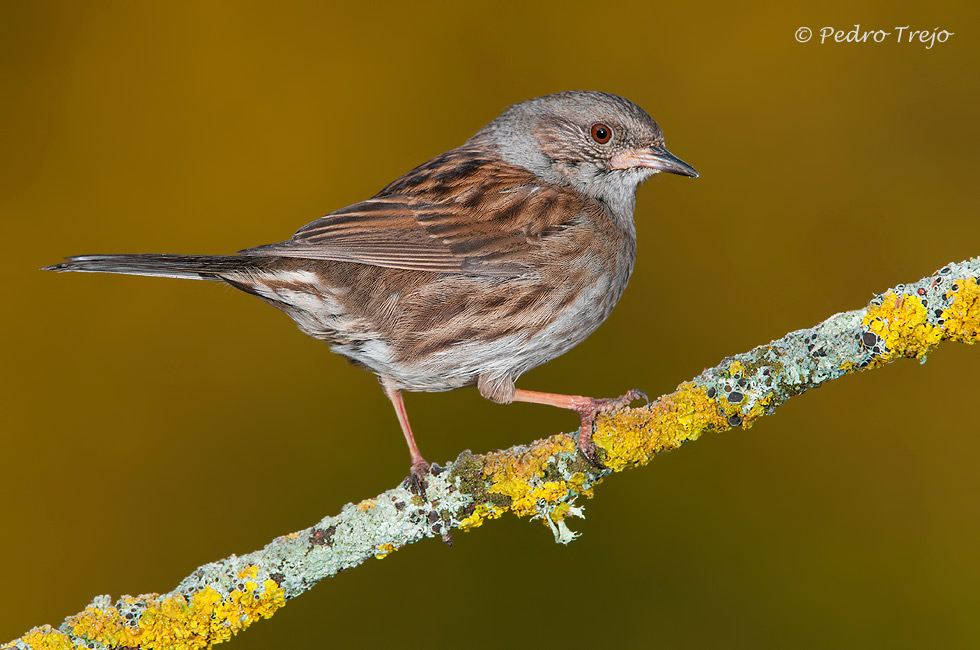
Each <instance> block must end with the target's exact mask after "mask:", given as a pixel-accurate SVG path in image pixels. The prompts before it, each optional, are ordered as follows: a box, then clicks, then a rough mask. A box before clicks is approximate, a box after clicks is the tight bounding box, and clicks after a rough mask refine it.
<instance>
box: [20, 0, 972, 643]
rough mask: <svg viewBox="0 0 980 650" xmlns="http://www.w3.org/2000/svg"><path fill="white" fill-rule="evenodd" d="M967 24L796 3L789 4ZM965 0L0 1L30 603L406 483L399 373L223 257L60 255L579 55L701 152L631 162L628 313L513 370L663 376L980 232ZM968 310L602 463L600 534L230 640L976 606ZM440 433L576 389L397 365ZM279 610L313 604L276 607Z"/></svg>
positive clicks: (959, 250)
mask: <svg viewBox="0 0 980 650" xmlns="http://www.w3.org/2000/svg"><path fill="white" fill-rule="evenodd" d="M854 23H860V24H861V26H862V27H863V28H870V29H877V28H881V29H884V30H886V31H888V30H892V31H893V28H894V27H895V26H903V25H910V26H911V28H912V29H920V28H921V29H928V30H932V29H935V28H938V29H946V30H949V31H951V32H954V33H955V35H954V36H952V37H950V39H949V40H948V41H947V42H946V43H945V44H936V45H935V46H934V47H933V48H932V49H926V47H925V45H923V44H920V43H914V44H908V43H903V44H898V43H896V42H895V35H894V34H893V35H892V36H890V37H889V38H888V40H887V42H885V43H880V44H875V43H862V44H853V43H852V44H848V43H840V44H835V43H828V44H823V45H820V44H819V43H818V42H816V39H817V38H819V36H815V40H814V41H811V42H809V43H805V44H801V43H799V42H797V41H796V40H795V38H794V33H795V32H796V31H797V29H798V28H799V27H801V26H809V27H810V28H811V29H813V30H814V31H815V32H817V31H818V30H819V28H821V27H823V26H828V25H829V26H835V27H836V28H838V29H845V30H850V29H852V28H853V25H854ZM978 26H980V20H978V14H977V6H976V4H975V3H968V2H960V3H956V2H950V3H945V2H943V3H938V2H937V3H878V2H837V3H827V4H821V5H817V4H813V5H812V6H807V7H802V6H787V5H784V4H782V3H756V4H752V5H745V6H739V5H738V4H736V3H732V4H721V3H719V4H717V5H703V4H700V3H697V4H695V3H651V2H644V3H641V2H624V1H621V0H607V1H605V2H601V3H571V2H561V3H559V2H543V3H527V2H525V3H513V4H511V3H479V2H474V3H430V4H421V3H400V4H392V5H384V4H378V3H365V2H360V3H349V4H346V3H329V4H328V3H309V4H302V3H289V2H287V3H254V2H208V3H162V2H159V3H155V2H140V3H125V2H101V1H100V2H86V3H72V2H62V3H59V2H44V3H4V4H3V5H2V7H0V83H2V87H0V141H2V149H0V215H2V216H0V218H2V220H3V222H2V223H3V232H4V236H3V241H4V246H3V255H2V257H0V271H2V275H0V279H2V287H3V312H2V313H3V318H2V325H0V327H2V339H0V340H2V343H0V345H2V354H3V372H2V380H0V381H2V386H0V388H2V391H0V422H2V425H0V426H2V431H0V457H2V468H3V469H2V472H3V473H2V477H3V478H2V484H0V485H2V496H0V526H2V529H0V530H2V534H0V563H2V570H0V575H2V583H3V587H2V589H0V641H6V640H10V639H13V638H15V637H17V636H19V635H20V634H22V633H24V632H26V631H27V630H28V629H29V628H30V627H31V626H34V625H39V624H42V623H51V624H57V623H59V622H60V621H61V620H62V619H63V618H64V617H65V616H66V615H69V614H72V613H75V612H77V611H79V610H81V609H82V608H83V607H84V606H85V605H86V604H87V603H88V602H89V601H90V599H91V598H92V597H94V596H96V595H98V594H104V593H108V594H112V595H113V597H114V598H115V597H118V596H119V595H121V594H125V593H129V594H138V593H145V592H166V591H169V590H170V589H172V588H173V587H174V586H175V585H176V584H177V583H178V582H179V581H180V580H181V579H182V578H183V577H184V576H185V575H187V574H188V573H190V572H191V571H192V570H193V569H194V568H195V567H197V566H198V565H200V564H203V563H205V562H209V561H212V560H216V559H219V558H222V557H225V556H227V555H230V554H231V553H247V552H250V551H252V550H255V549H257V548H260V547H261V546H263V545H264V544H265V543H267V542H268V541H270V540H271V539H272V538H273V537H275V536H277V535H281V534H284V533H287V532H290V531H294V530H298V529H301V528H305V527H307V526H309V525H311V524H313V523H314V522H316V521H317V520H319V519H320V518H321V517H323V516H325V515H329V514H334V513H336V512H337V511H339V509H340V508H341V506H342V505H343V504H344V503H347V502H357V501H360V500H361V499H364V498H366V497H370V496H374V495H376V494H378V493H380V492H382V491H383V490H386V489H388V488H390V487H392V486H394V485H396V484H397V483H398V482H399V481H400V480H401V479H402V477H403V476H404V475H405V474H406V472H407V469H408V454H407V453H406V450H405V447H404V443H403V441H402V437H401V433H400V432H399V429H398V425H397V422H396V419H395V415H394V413H393V411H392V409H391V408H390V406H389V404H388V402H387V400H386V399H385V397H384V395H383V394H382V392H381V390H380V389H379V387H378V385H377V382H376V380H375V378H374V377H373V376H372V375H370V374H369V373H366V372H364V371H362V370H359V369H357V368H354V367H352V366H350V365H348V364H347V363H346V362H345V361H344V360H343V359H342V358H340V357H338V356H336V355H333V354H331V353H330V352H329V350H328V348H327V346H326V345H325V344H323V343H321V342H318V341H314V340H312V339H309V338H307V337H306V336H304V335H303V334H302V333H300V332H299V331H298V330H297V329H296V327H295V326H294V325H293V324H292V322H291V321H290V320H289V319H288V318H287V317H285V316H284V315H282V314H280V313H278V312H276V311H275V310H274V309H271V308H270V307H268V306H267V305H264V304H262V303H261V302H260V301H258V300H256V299H255V298H253V297H251V296H248V295H246V294H244V293H240V292H236V291H235V290H233V289H231V288H227V287H223V286H221V285H218V284H214V283H205V282H181V281H176V280H164V279H150V278H133V277H119V276H96V275H55V274H50V273H41V272H40V271H38V269H39V268H40V267H42V266H44V265H47V264H52V263H54V262H57V261H58V260H59V259H60V258H61V257H62V256H65V255H71V254H84V253H110V252H175V253H228V252H232V251H235V250H237V249H240V248H245V247H248V246H254V245H258V244H262V243H268V242H273V241H279V240H282V239H285V238H287V237H289V236H290V235H291V234H292V233H293V231H294V230H296V229H297V228H298V227H299V226H301V225H303V224H305V223H307V222H309V221H312V220H313V219H315V218H317V217H319V216H321V215H323V214H325V213H327V212H329V211H331V210H334V209H337V208H340V207H343V206H345V205H348V204H350V203H353V202H355V201H358V200H360V199H363V198H366V197H368V196H370V195H372V194H373V193H375V192H376V191H378V190H379V189H380V188H381V187H383V186H384V185H385V184H386V183H388V182H389V181H390V180H392V179H394V178H395V177H397V176H398V175H400V174H402V173H404V172H405V171H407V170H409V169H410V168H412V167H414V166H415V165H417V164H419V163H421V162H423V161H424V160H426V159H428V158H429V157H431V156H434V155H436V154H438V153H440V152H442V151H444V150H446V149H449V148H451V147H454V146H456V145H458V144H460V143H462V142H463V141H464V140H465V139H466V138H467V137H469V136H470V135H471V134H472V133H473V132H474V131H476V130H477V129H478V128H480V127H481V126H482V125H483V124H485V123H486V122H488V121H489V120H491V119H492V118H493V117H495V116H496V115H497V114H498V113H499V112H500V111H501V110H502V109H503V108H504V107H505V106H507V105H509V104H512V103H515V102H518V101H521V100H524V99H528V98H531V97H534V96H538V95H542V94H547V93H551V92H556V91H561V90H568V89H599V90H606V91H610V92H615V93H618V94H621V95H624V96H626V97H629V98H630V99H632V100H634V101H636V102H637V103H638V104H640V105H641V106H643V107H644V108H646V109H647V110H648V111H649V112H650V113H651V115H653V117H654V118H655V119H657V120H658V122H659V123H660V124H661V126H662V127H663V129H664V132H665V134H666V138H667V145H668V147H669V148H670V149H671V151H673V152H674V153H675V154H677V155H678V156H680V157H681V158H683V159H684V160H686V161H688V162H690V163H691V164H692V165H694V166H695V167H696V168H697V169H698V170H699V171H700V172H701V178H699V179H697V180H690V179H686V178H680V177H674V176H668V175H665V174H662V175H659V176H657V177H655V178H653V179H652V180H651V181H649V182H647V183H646V184H645V185H644V186H643V187H642V188H641V189H640V192H639V196H638V203H637V210H636V223H637V231H638V237H639V257H638V263H637V266H636V272H635V274H634V276H633V279H632V282H631V285H630V287H629V289H628V290H627V292H626V294H625V296H624V298H623V299H622V301H621V302H620V304H619V306H618V307H617V309H616V310H615V312H614V313H613V314H612V316H611V317H610V319H609V320H608V321H607V323H606V324H605V325H604V326H603V327H602V328H600V330H599V331H598V332H596V333H595V334H594V335H593V336H592V337H591V338H590V339H589V340H588V341H586V342H585V343H583V344H581V345H580V346H578V347H577V348H576V349H575V350H573V351H571V352H570V353H568V354H566V355H565V356H563V357H561V358H559V359H556V360H554V361H552V362H551V363H549V364H546V365H545V366H543V367H541V368H538V369H536V370H534V371H532V372H530V373H528V374H526V375H525V376H524V377H522V378H521V380H520V382H519V385H520V386H522V387H524V388H529V389H536V390H548V391H562V392H571V393H579V394H588V395H595V396H610V395H618V394H620V393H622V392H623V391H625V390H626V389H628V388H633V387H636V388H642V389H643V390H645V391H647V392H648V393H649V394H651V395H660V394H663V393H666V392H669V391H671V390H672V389H673V388H674V387H675V386H676V385H677V384H678V383H680V382H681V381H684V380H686V379H688V378H691V377H693V376H694V375H696V374H698V373H699V372H700V371H701V370H702V369H703V368H704V367H706V366H713V365H715V364H717V363H718V362H719V361H720V360H721V359H722V358H724V357H725V356H728V355H731V354H734V353H737V352H742V351H746V350H749V349H751V348H752V347H754V346H756V345H760V344H763V343H766V342H768V341H770V340H771V339H774V338H778V337H781V336H782V335H784V334H785V333H786V332H788V331H791V330H794V329H798V328H803V327H810V326H812V325H814V324H816V323H818V322H820V321H821V320H823V319H825V318H827V317H829V316H830V315H832V314H834V313H836V312H839V311H843V310H848V309H853V308H858V307H862V306H864V305H865V304H866V303H867V301H868V300H869V299H870V298H871V297H872V296H873V294H874V292H880V291H883V290H885V289H886V288H888V287H890V286H894V285H896V284H898V283H900V282H909V281H915V280H917V279H919V278H920V277H923V276H925V275H928V274H930V273H932V272H933V271H935V270H937V269H939V268H940V267H942V266H943V265H944V264H946V263H947V262H953V261H959V260H962V259H966V258H968V257H970V256H973V255H980V225H978V220H977V215H978V208H980V198H978V192H977V181H976V178H977V173H978V171H980V165H978V158H977V152H978V150H980V121H978V120H977V119H976V118H977V109H976V106H977V101H978V99H980V75H978V63H980V60H978V57H980V34H978V29H977V28H978ZM978 376H980V347H968V346H962V345H957V344H945V345H943V346H942V347H940V348H939V349H938V350H937V351H936V352H935V353H934V354H932V355H931V356H930V358H929V362H928V363H927V364H926V365H925V366H921V367H920V366H919V365H918V364H917V363H915V362H914V361H902V362H899V363H896V364H894V365H892V366H889V367H887V368H884V369H881V370H877V371H875V372H871V373H863V374H860V375H856V376H851V377H847V378H844V379H842V380H839V381H836V382H832V383H831V384H829V385H827V386H826V387H824V388H823V389H822V390H819V391H814V392H811V393H808V394H806V395H804V396H802V397H800V398H797V399H794V400H793V401H791V402H790V403H789V404H787V405H786V406H784V407H783V408H781V409H780V410H779V411H778V412H777V413H776V414H775V415H774V416H773V417H770V418H765V419H763V420H761V421H760V422H759V423H758V424H757V425H756V426H755V427H753V428H752V429H751V430H748V431H742V430H734V431H730V432H726V433H724V434H717V435H707V436H705V437H703V438H702V439H701V440H700V441H698V442H697V443H695V444H690V445H687V446H685V447H684V448H682V449H680V450H678V451H675V452H672V453H670V454H666V455H664V456H662V457H660V458H658V459H657V460H656V461H654V462H653V463H652V464H651V465H649V466H648V467H645V468H643V469H639V470H635V471H630V472H626V473H623V474H620V475H616V476H614V477H612V478H610V479H607V481H606V482H605V483H603V484H602V485H601V486H599V488H598V489H597V490H596V499H595V500H593V501H590V502H587V503H586V504H585V505H586V515H587V517H588V518H587V519H586V520H584V521H582V520H575V521H572V522H570V523H571V524H572V527H573V528H574V529H576V530H578V531H580V532H581V533H583V536H582V537H581V538H580V539H579V540H577V541H575V542H574V543H572V544H571V545H570V546H568V547H567V548H566V547H562V546H557V545H555V544H554V542H553V539H552V536H551V533H550V532H549V531H548V529H547V528H545V527H543V526H542V525H541V524H540V522H528V521H526V520H516V519H514V518H513V517H510V516H508V517H506V518H504V519H502V520H500V521H495V522H492V523H491V524H489V525H486V526H484V527H483V528H481V529H478V530H477V531H475V532H470V533H465V534H464V533H456V535H455V546H454V547H453V548H449V547H447V546H445V545H444V544H441V543H440V542H439V541H438V540H426V541H424V542H421V543H418V544H415V545H413V546H410V547H407V548H404V549H402V550H400V551H399V552H397V553H394V554H393V555H391V556H390V557H388V558H387V559H385V560H384V561H382V562H378V561H374V560H372V561H369V562H367V563H366V564H365V565H362V566H360V567H358V568H357V569H355V570H352V571H348V572H345V573H343V574H341V575H339V576H337V577H335V578H333V579H331V580H327V581H325V582H324V583H322V584H321V585H319V586H317V587H316V588H315V589H313V590H312V591H311V592H309V593H307V594H305V595H303V596H302V597H301V598H298V599H297V600H294V601H292V602H291V603H290V604H289V605H288V606H287V607H286V608H285V609H283V610H281V611H280V612H279V613H277V615H276V616H275V617H273V618H272V619H271V620H269V621H262V622H259V623H257V624H256V625H254V626H253V627H251V628H249V629H248V630H247V631H246V632H245V633H243V634H242V635H241V636H240V637H238V638H236V639H235V640H234V641H232V646H231V647H235V648H239V649H245V648H268V647H281V646H285V647H289V646H300V647H321V646H328V645H330V646H333V645H336V644H345V645H350V646H352V647H374V646H381V645H384V646H392V645H395V644H397V645H398V646H399V647H423V646H431V647H461V646H462V647H474V648H482V647H500V646H504V645H511V646H519V647H523V646H536V647H583V646H586V645H591V644H598V643H603V644H607V643H612V644H617V645H620V646H626V647H636V646H640V645H644V646H646V645H650V646H653V647H663V648H713V647H726V648H749V647H752V648H758V647H796V648H826V647H853V648H868V647H892V648H906V647H908V648H922V647H944V648H958V647H968V646H972V647H976V644H977V643H978V639H980V616H978V615H977V612H978V611H980V554H978V553H977V549H978V548H980V517H978V515H980V500H978V498H977V495H978V491H980V478H978V477H977V473H976V469H975V468H976V459H977V457H978V454H980V436H978V433H980V426H978V423H977V407H976V403H977V388H978ZM406 402H407V406H408V412H409V415H410V417H411V419H412V422H413V425H414V427H415V430H416V433H417V436H418V439H419V441H420V445H421V448H422V450H423V452H424V453H425V455H426V457H427V458H429V459H430V460H432V461H437V462H444V461H447V460H451V459H453V458H454V457H455V456H456V455H457V454H458V453H459V452H461V451H462V450H464V449H472V450H474V451H485V450H489V449H494V448H501V447H505V446H510V445H513V444H516V443H521V442H528V441H530V440H533V439H535V438H538V437H542V436H545V435H548V434H551V433H554V432H556V431H560V430H565V431H570V430H573V429H574V428H575V423H576V418H575V416H574V415H573V414H570V413H567V412H563V411H560V410H557V409H551V408H548V407H544V406H535V405H512V406H507V407H504V406H499V405H494V404H491V403H489V402H487V401H485V400H483V399H482V398H480V396H479V395H478V393H477V392H476V390H475V389H465V390H460V391H456V392H452V393H439V394H409V395H408V396H407V399H406ZM287 644H288V645H287Z"/></svg>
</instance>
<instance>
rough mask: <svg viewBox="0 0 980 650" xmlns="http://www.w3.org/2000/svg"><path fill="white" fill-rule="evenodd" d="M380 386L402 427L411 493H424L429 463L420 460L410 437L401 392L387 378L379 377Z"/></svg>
mask: <svg viewBox="0 0 980 650" xmlns="http://www.w3.org/2000/svg"><path fill="white" fill-rule="evenodd" d="M380 379H381V386H382V387H383V388H384V391H385V395H387V396H388V399H390V400H391V404H392V406H394V407H395V414H396V415H397V416H398V424H400V425H401V427H402V433H403V434H405V442H406V443H408V453H409V455H411V457H412V470H411V480H412V492H415V493H416V494H424V493H425V475H426V474H428V473H429V463H428V461H426V460H425V459H424V458H422V452H420V451H419V446H418V445H417V444H415V436H413V435H412V425H410V424H409V423H408V413H406V412H405V401H404V400H403V399H402V392H401V391H400V390H398V389H397V388H395V387H394V386H393V385H392V382H391V380H390V379H388V378H387V377H380Z"/></svg>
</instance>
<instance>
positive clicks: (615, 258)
mask: <svg viewBox="0 0 980 650" xmlns="http://www.w3.org/2000/svg"><path fill="white" fill-rule="evenodd" d="M659 172H667V173H670V174H677V175H682V176H688V177H693V178H696V177H697V176H698V172H697V171H695V169H694V168H693V167H692V166H691V165H689V164H687V163H686V162H684V161H683V160H681V159H680V158H678V157H676V156H674V155H673V154H672V153H670V152H669V151H668V150H667V149H666V147H665V145H664V136H663V131H662V130H661V128H660V126H659V125H658V124H657V123H656V122H655V121H654V120H653V118H651V117H650V115H649V114H647V112H646V111H644V110H643V109H642V108H640V107H639V106H638V105H637V104H635V103H633V102H632V101H630V100H628V99H625V98H623V97H620V96H618V95H614V94H610V93H605V92H599V91H566V92H560V93H556V94H552V95H546V96H542V97H537V98H535V99H530V100H527V101H523V102H520V103H518V104H514V105H513V106H510V107H509V108H507V109H506V110H504V111H503V112H502V113H501V114H500V115H499V116H498V117H497V118H496V119H494V120H493V121H491V122H490V123H489V124H487V125H486V126H484V127H483V128H481V129H480V130H479V131H477V132H476V133H475V134H474V135H473V136H472V137H471V138H469V139H468V140H467V141H466V142H464V143H463V144H462V145H461V146H459V147H457V148H455V149H452V150H450V151H447V152H445V153H443V154H441V155H438V156H436V157H434V158H432V159H430V160H428V161H427V162H424V163H422V164H421V165H419V166H418V167H416V168H415V169H412V170H411V171H409V172H408V173H406V174H404V175H403V176H401V177H399V178H397V179H396V180H394V181H393V182H391V183H390V184H388V185H387V186H386V187H384V188H383V189H382V190H381V191H380V192H378V193H377V194H375V195H374V196H373V197H371V198H369V199H367V200H365V201H361V202H359V203H355V204H353V205H349V206H347V207H344V208H341V209H339V210H336V211H334V212H331V213H329V214H327V215H326V216H324V217H321V218H319V219H316V220H315V221H312V222H311V223H308V224H306V225H305V226H303V227H302V228H300V229H299V230H298V231H297V232H296V233H295V234H294V235H293V236H292V238H290V239H288V240H285V241H281V242H278V243H273V244H266V245H262V246H257V247H253V248H247V249H244V250H240V251H238V252H237V253H236V254H232V255H175V254H145V253H141V254H118V255H81V256H74V257H67V258H65V261H64V262H62V263H60V264H55V265H52V266H48V267H45V268H44V269H43V270H46V271H58V272H66V271H76V272H90V273H119V274H129V275H143V276H160V277H167V278H181V279H195V280H214V281H219V282H224V283H226V284H228V285H231V286H232V287H235V288H236V289H240V290H242V291H244V292H246V293H249V294H252V295H254V296H257V297H258V298H260V299H262V300H263V301H265V302H267V303H269V304H271V305H272V306H274V307H276V308H278V309H280V310H282V311H283V312H285V313H286V314H287V315H288V316H290V317H291V318H292V319H293V320H294V321H295V322H296V324H297V325H298V326H299V328H300V329H301V330H302V331H303V332H305V333H306V334H308V335H310V336H311V337H313V338H315V339H321V340H325V341H327V342H328V343H329V345H330V347H331V350H332V351H334V352H336V353H338V354H340V355H342V356H344V357H346V358H347V359H348V360H349V361H350V362H352V363H353V364H355V365H357V366H360V367H362V368H365V369H367V370H369V371H371V372H373V373H375V374H376V375H377V376H378V379H379V381H380V383H381V386H382V388H383V390H384V393H385V394H386V395H387V397H388V399H389V400H390V401H391V403H392V405H393V406H394V410H395V413H396V416H397V419H398V422H399V424H400V426H401V429H402V433H403V434H404V437H405V441H406V443H407V444H408V449H409V455H410V457H411V466H410V476H409V478H410V480H411V485H412V487H413V490H415V491H422V492H423V493H424V486H425V480H426V476H427V475H428V474H429V472H430V471H431V470H430V465H429V463H428V462H427V461H426V460H425V458H424V457H423V455H422V453H421V452H420V451H419V447H418V445H417V444H416V441H415V436H414V434H413V432H412V428H411V426H410V424H409V420H408V415H407V413H406V411H405V404H404V400H403V397H402V393H403V391H409V392H411V391H424V392H434V391H448V390H454V389H458V388H463V387H467V386H476V387H477V389H478V390H479V392H480V394H481V395H482V396H483V397H485V398H487V399H489V400H491V401H493V402H497V403H500V404H507V403H511V402H531V403H536V404H546V405H552V406H556V407H560V408H564V409H569V410H572V411H575V412H577V413H578V414H579V416H580V428H579V434H578V439H577V441H578V445H577V446H578V449H579V450H580V452H581V453H582V454H583V455H584V456H585V457H586V459H588V460H589V461H590V462H592V463H593V464H596V465H598V466H600V467H601V462H600V461H599V459H598V458H597V457H596V449H595V445H594V443H593V441H592V435H593V428H594V421H595V418H596V417H597V415H598V414H599V413H600V412H604V411H608V410H612V409H616V408H620V407H623V406H625V405H627V404H629V403H631V402H632V401H634V400H636V399H640V398H643V399H646V396H645V395H644V394H643V393H642V392H641V391H638V390H630V391H628V392H626V393H625V394H623V395H622V396H620V397H617V398H612V399H596V398H591V397H585V396H581V395H562V394H555V393H545V392H538V391H531V390H525V389H519V388H517V387H516V385H515V382H516V380H517V379H518V377H520V376H521V375H522V374H523V373H525V372H526V371H528V370H530V369H532V368H535V367H537V366H539V365H541V364H543V363H545V362H547V361H550V360H551V359H554V358H555V357H558V356H559V355H561V354H564V353H565V352H567V351H568V350H570V349H571V348H572V347H574V346H575V345H577V344H578V343H580V342H582V341H583V340H585V339H586V338H587V337H588V336H589V335H590V334H592V332H594V331H595V330H596V329H597V328H598V327H599V325H600V324H601V323H602V322H603V321H605V320H606V318H607V317H608V316H609V314H610V313H611V311H612V309H613V307H614V306H615V305H616V303H617V302H618V301H619V299H620V297H621V296H622V295H623V292H624V290H625V289H626V285H627V282H628V281H629V278H630V275H631V274H632V272H633V267H634V263H635V260H636V228H635V224H634V221H633V211H634V207H635V204H636V192H637V188H638V187H639V185H640V184H641V183H642V182H643V181H645V180H647V179H648V178H650V177H651V176H653V175H654V174H657V173H659Z"/></svg>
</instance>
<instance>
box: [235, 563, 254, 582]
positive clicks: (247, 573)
mask: <svg viewBox="0 0 980 650" xmlns="http://www.w3.org/2000/svg"><path fill="white" fill-rule="evenodd" d="M258 574H259V567H257V566H255V565H254V564H249V565H248V566H247V567H245V568H244V569H242V570H241V571H239V572H238V577H239V578H241V579H243V580H244V579H245V578H254V577H255V576H257V575H258Z"/></svg>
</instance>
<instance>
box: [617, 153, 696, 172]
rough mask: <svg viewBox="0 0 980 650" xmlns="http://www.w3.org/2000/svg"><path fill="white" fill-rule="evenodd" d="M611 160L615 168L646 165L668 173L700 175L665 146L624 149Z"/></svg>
mask: <svg viewBox="0 0 980 650" xmlns="http://www.w3.org/2000/svg"><path fill="white" fill-rule="evenodd" d="M609 162H610V164H611V165H612V168H613V169H633V168H634V167H646V168H648V169H656V170H657V171H661V172H667V173H668V174H680V175H681V176H690V177H691V178H697V177H698V172H697V170H696V169H694V168H693V167H691V166H690V165H688V164H687V163H686V162H684V161H683V160H681V159H680V158H678V157H677V156H675V155H674V154H672V153H670V152H669V151H667V150H666V149H665V148H663V147H651V148H649V149H635V150H633V151H623V152H621V153H618V154H616V155H615V156H613V157H612V160H610V161H609Z"/></svg>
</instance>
